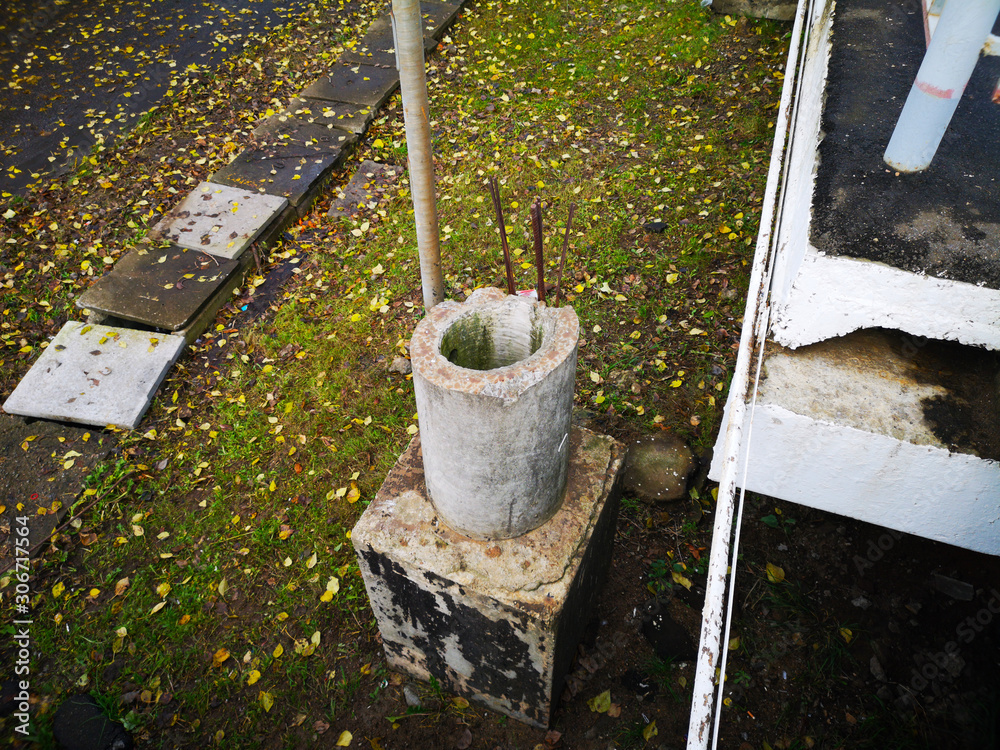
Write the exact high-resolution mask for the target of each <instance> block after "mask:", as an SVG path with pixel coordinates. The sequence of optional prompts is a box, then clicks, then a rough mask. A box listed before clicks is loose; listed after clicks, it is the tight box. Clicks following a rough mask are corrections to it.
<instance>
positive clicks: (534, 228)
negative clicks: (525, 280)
mask: <svg viewBox="0 0 1000 750" xmlns="http://www.w3.org/2000/svg"><path fill="white" fill-rule="evenodd" d="M531 233H532V235H534V238H535V270H536V271H537V272H538V284H537V290H536V291H537V293H538V301H539V302H544V301H545V247H544V241H543V239H542V202H541V199H540V198H538V197H536V198H535V202H534V203H532V204H531Z"/></svg>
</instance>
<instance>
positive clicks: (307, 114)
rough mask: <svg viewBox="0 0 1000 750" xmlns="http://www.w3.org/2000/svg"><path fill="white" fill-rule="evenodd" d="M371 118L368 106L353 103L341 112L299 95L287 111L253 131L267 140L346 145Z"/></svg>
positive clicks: (323, 145)
mask: <svg viewBox="0 0 1000 750" xmlns="http://www.w3.org/2000/svg"><path fill="white" fill-rule="evenodd" d="M324 110H326V114H325V115H324V114H323V112H324ZM370 120H371V110H370V109H368V108H365V107H362V108H360V109H359V108H356V107H353V106H352V107H349V108H347V109H344V110H343V111H342V112H341V113H340V115H339V116H338V113H337V112H335V111H334V110H333V108H331V107H329V106H328V105H326V104H325V103H323V102H317V101H310V100H308V99H300V98H298V97H296V98H294V99H292V100H291V102H289V106H288V109H286V110H285V111H284V112H281V113H280V114H277V115H273V116H271V117H268V118H267V119H266V120H264V122H263V123H261V124H260V125H258V126H257V127H256V128H254V131H253V134H254V135H255V136H257V137H258V138H260V139H262V140H263V141H264V142H265V143H273V144H290V145H295V146H319V147H322V148H332V147H339V148H346V147H347V146H351V145H353V144H354V142H355V141H357V135H356V134H357V133H358V132H360V130H364V127H365V126H366V125H367V123H368V122H369V121H370ZM362 123H363V124H362ZM359 129H360V130H359Z"/></svg>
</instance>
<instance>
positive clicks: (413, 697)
mask: <svg viewBox="0 0 1000 750" xmlns="http://www.w3.org/2000/svg"><path fill="white" fill-rule="evenodd" d="M403 698H405V699H406V705H407V706H409V707H410V708H419V707H420V706H421V704H422V701H421V700H420V695H419V694H418V693H417V691H416V688H414V687H413V685H404V686H403Z"/></svg>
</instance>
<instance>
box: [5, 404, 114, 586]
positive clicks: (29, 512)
mask: <svg viewBox="0 0 1000 750" xmlns="http://www.w3.org/2000/svg"><path fill="white" fill-rule="evenodd" d="M116 443H117V439H116V438H115V436H114V435H113V434H111V433H106V432H102V431H101V430H95V429H93V428H87V427H76V426H73V425H67V424H60V423H58V422H47V421H45V420H27V419H25V418H23V417H15V416H12V415H9V414H0V508H4V509H3V510H2V511H0V569H3V568H4V567H5V565H7V562H8V561H9V560H10V559H11V557H12V556H13V553H14V549H13V545H12V544H11V543H10V542H11V537H10V534H11V532H13V533H14V534H15V535H20V534H23V532H20V534H19V529H20V528H23V527H27V536H28V544H29V547H34V546H35V545H36V544H40V543H43V542H45V540H47V539H48V538H49V537H50V536H51V534H52V530H53V529H54V528H55V527H56V526H57V525H58V524H59V523H61V522H62V520H63V518H64V517H65V515H66V511H67V510H68V509H69V508H70V507H71V506H72V505H73V503H74V502H75V500H76V498H77V496H78V495H79V494H80V492H81V491H82V490H83V488H84V482H85V481H86V479H87V475H88V474H90V472H91V471H93V470H94V469H95V468H96V467H97V464H98V463H99V462H100V461H101V459H103V458H104V457H105V456H106V455H107V454H108V452H109V451H110V450H111V449H112V448H113V447H114V446H115V444H116ZM40 509H43V510H40ZM18 518H27V519H28V521H27V523H24V524H21V523H18V520H17V519H18Z"/></svg>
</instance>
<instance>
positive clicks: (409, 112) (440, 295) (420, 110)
mask: <svg viewBox="0 0 1000 750" xmlns="http://www.w3.org/2000/svg"><path fill="white" fill-rule="evenodd" d="M390 17H391V19H392V31H393V36H394V37H395V41H396V65H397V67H398V68H399V89H400V93H401V94H402V96H403V123H404V127H405V129H406V148H407V161H408V162H409V166H410V194H411V195H412V197H413V220H414V223H415V224H416V228H417V252H418V254H419V257H420V282H421V286H422V288H423V296H424V309H425V310H430V309H431V308H432V307H434V306H435V305H436V304H437V303H438V302H440V301H441V300H443V299H444V282H443V281H442V279H441V246H440V235H439V232H438V217H437V199H436V198H435V195H434V158H433V150H432V148H431V125H430V121H429V120H428V115H427V113H428V111H429V109H430V106H429V104H428V101H427V77H426V75H425V71H424V32H423V22H422V19H421V17H420V0H392V11H391V13H390Z"/></svg>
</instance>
